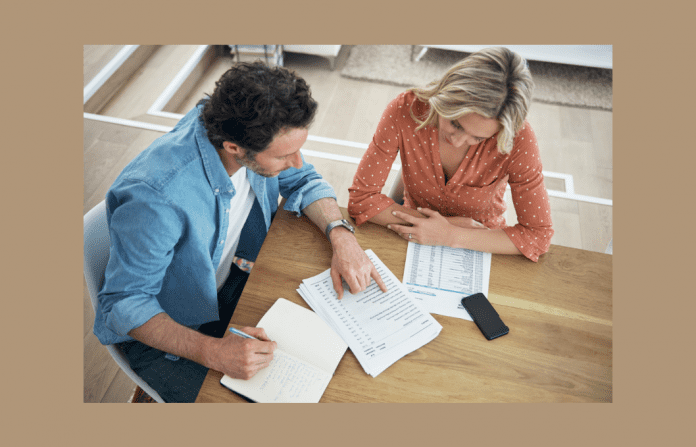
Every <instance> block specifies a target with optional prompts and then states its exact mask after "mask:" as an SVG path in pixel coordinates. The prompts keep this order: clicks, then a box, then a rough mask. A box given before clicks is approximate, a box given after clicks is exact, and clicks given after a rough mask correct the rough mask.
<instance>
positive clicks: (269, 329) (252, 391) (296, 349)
mask: <svg viewBox="0 0 696 447" xmlns="http://www.w3.org/2000/svg"><path fill="white" fill-rule="evenodd" d="M257 327H260V328H263V329H264V331H266V335H267V336H268V338H269V339H270V340H273V341H275V342H276V343H278V347H277V349H276V350H275V351H274V352H273V360H272V361H271V363H270V364H269V365H268V367H266V368H264V369H262V370H260V371H258V372H257V373H256V374H255V375H254V377H252V378H251V379H249V380H242V379H233V378H231V377H229V376H227V375H224V376H223V377H222V379H221V380H220V383H222V384H223V385H225V386H226V387H228V388H230V389H231V390H233V391H235V392H237V393H239V394H241V395H243V396H245V397H247V398H249V399H251V400H253V401H255V402H300V403H302V402H319V400H320V399H321V396H322V395H323V394H324V391H325V390H326V387H327V386H328V385H329V382H330V381H331V378H332V377H333V373H334V372H335V371H336V367H338V363H339V362H340V361H341V358H342V357H343V354H345V352H346V349H348V345H347V344H346V343H345V342H344V341H343V339H342V338H341V337H340V336H339V335H338V334H337V333H336V332H335V331H334V330H333V329H332V328H331V327H330V326H329V325H327V324H326V323H325V322H324V321H323V320H322V319H321V318H320V317H319V316H318V315H317V314H315V313H314V312H312V311H311V310H309V309H305V308H304V307H302V306H299V305H297V304H295V303H292V302H290V301H288V300H286V299H284V298H278V300H276V302H275V303H273V306H271V308H270V309H269V310H268V312H266V314H265V315H264V316H263V317H262V318H261V320H260V321H259V324H258V325H257Z"/></svg>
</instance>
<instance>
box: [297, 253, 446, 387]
mask: <svg viewBox="0 0 696 447" xmlns="http://www.w3.org/2000/svg"><path fill="white" fill-rule="evenodd" d="M365 252H366V253H367V255H368V257H369V258H370V260H371V261H372V262H373V264H374V265H375V267H376V269H377V272H378V273H379V274H380V276H381V277H382V280H383V281H384V283H385V285H386V286H387V288H388V292H386V293H384V292H382V290H381V289H380V288H379V286H378V285H377V283H376V282H375V281H374V280H373V281H372V282H371V284H370V286H369V287H368V288H367V289H366V290H364V291H362V292H360V293H357V294H352V293H350V290H349V289H348V288H347V286H346V285H345V284H344V287H345V291H344V294H343V298H342V299H341V300H339V299H338V298H337V294H336V291H335V290H334V289H333V283H332V281H331V276H330V270H326V271H324V272H323V273H321V274H319V275H317V276H314V277H312V278H309V279H305V280H304V281H302V284H300V288H299V289H298V292H299V294H300V295H301V296H302V298H303V299H304V300H305V301H306V302H307V304H309V306H310V307H311V308H312V309H314V311H315V312H316V313H317V315H319V316H320V317H322V319H323V320H324V321H325V322H326V323H327V324H328V325H329V326H331V327H332V328H333V329H334V330H335V331H336V333H338V334H339V335H340V336H341V337H342V338H343V340H344V341H345V342H346V343H347V344H348V347H349V348H350V349H351V351H353V353H354V354H355V356H356V357H357V359H358V361H359V362H360V364H361V365H362V367H363V368H364V369H365V372H366V373H368V374H370V375H371V376H373V377H377V375H378V374H380V373H381V372H383V371H384V370H385V369H387V368H388V367H389V366H391V365H392V364H394V363H395V362H396V361H398V360H399V359H401V358H402V357H404V356H405V355H407V354H410V353H411V352H413V351H415V350H416V349H419V348H420V347H422V346H424V345H425V344H427V343H429V342H430V341H431V340H433V339H434V338H435V337H437V336H438V334H439V333H440V330H441V329H442V326H441V325H440V323H438V322H437V320H435V319H434V318H433V317H432V315H430V314H429V313H427V312H425V311H424V310H423V309H422V308H421V307H420V305H419V304H418V302H417V301H416V300H415V299H414V298H413V297H412V296H411V294H410V293H409V292H408V290H407V289H406V287H404V285H403V284H402V283H401V282H400V281H399V280H398V279H397V278H396V276H394V274H393V273H392V272H391V271H389V269H388V268H387V267H386V266H385V265H384V264H383V263H382V261H381V260H380V259H379V258H378V257H377V255H375V253H374V252H373V251H372V250H366V251H365Z"/></svg>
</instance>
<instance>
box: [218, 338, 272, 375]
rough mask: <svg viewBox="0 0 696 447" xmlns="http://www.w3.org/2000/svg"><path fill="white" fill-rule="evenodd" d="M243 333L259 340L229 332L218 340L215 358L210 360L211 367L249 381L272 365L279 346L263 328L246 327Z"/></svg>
mask: <svg viewBox="0 0 696 447" xmlns="http://www.w3.org/2000/svg"><path fill="white" fill-rule="evenodd" d="M241 331H242V332H245V333H247V334H249V335H251V336H253V337H256V338H258V340H254V339H251V338H244V337H240V336H239V335H235V334H233V333H231V332H229V331H228V332H227V333H226V334H225V336H224V337H223V338H221V339H216V340H218V342H217V343H216V345H215V347H214V348H213V350H214V351H213V352H211V354H213V357H214V358H213V359H211V360H210V365H211V366H210V367H211V368H212V369H214V370H216V371H220V372H222V373H224V374H227V375H228V376H230V377H232V378H235V379H243V380H249V379H251V378H252V377H254V375H255V374H256V373H257V372H259V371H260V370H262V369H263V368H265V367H267V366H268V365H269V364H270V363H271V360H273V351H275V349H276V348H277V347H278V344H277V343H276V342H274V341H270V340H269V339H268V336H267V335H266V332H265V331H264V330H263V329H261V328H253V327H245V328H243V329H241Z"/></svg>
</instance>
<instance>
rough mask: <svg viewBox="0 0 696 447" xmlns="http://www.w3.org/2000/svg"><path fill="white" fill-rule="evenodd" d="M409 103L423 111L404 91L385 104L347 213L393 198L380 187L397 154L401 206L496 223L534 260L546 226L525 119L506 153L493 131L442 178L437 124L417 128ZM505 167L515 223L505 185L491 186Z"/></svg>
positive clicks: (547, 239)
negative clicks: (508, 221) (509, 218)
mask: <svg viewBox="0 0 696 447" xmlns="http://www.w3.org/2000/svg"><path fill="white" fill-rule="evenodd" d="M412 105H413V113H414V114H415V115H416V116H424V115H425V114H426V113H427V107H428V106H427V104H423V103H421V102H420V101H416V100H415V96H414V95H413V93H411V92H404V93H402V94H400V95H399V96H398V97H397V98H396V99H394V100H393V101H392V102H390V103H389V105H388V106H387V108H386V110H385V111H384V113H383V115H382V118H381V120H380V122H379V124H378V126H377V130H376V131H375V135H374V137H373V139H372V142H371V143H370V145H369V147H368V149H367V150H366V151H365V154H364V156H363V158H362V160H361V162H360V164H359V165H358V169H357V171H356V174H355V177H354V178H353V184H352V185H351V187H350V188H349V193H350V197H349V201H348V211H349V213H350V215H351V217H353V218H354V219H355V221H356V223H357V224H358V225H360V224H362V223H363V222H366V221H367V220H369V219H371V218H372V217H374V216H376V215H377V214H379V213H380V212H382V211H384V210H385V209H386V208H387V207H389V206H390V205H391V204H392V203H394V202H393V200H392V199H390V198H389V197H388V196H386V195H384V194H382V193H381V191H382V188H383V187H384V184H385V183H386V180H387V176H388V175H389V171H390V168H391V165H392V164H393V162H394V160H395V159H396V157H397V155H399V156H400V157H401V164H402V178H403V181H404V190H405V192H404V205H405V206H407V207H410V208H416V207H424V208H430V209H434V210H437V211H438V212H440V213H441V214H442V215H444V216H464V217H470V218H472V219H475V220H477V221H479V222H481V223H483V224H484V225H486V226H487V227H488V228H501V229H503V230H504V231H505V232H506V234H507V235H508V237H510V240H511V241H512V242H513V243H514V244H515V246H517V248H518V249H519V250H520V251H521V252H522V253H523V254H524V255H525V256H526V257H527V258H529V259H531V260H533V261H537V260H538V259H539V256H540V255H541V254H543V253H545V252H546V251H548V248H549V245H550V243H551V237H552V236H553V229H552V223H551V209H550V206H549V199H548V194H547V193H546V188H545V187H544V179H543V175H542V165H541V158H540V155H539V147H538V144H537V141H536V136H535V135H534V131H533V130H532V128H531V126H530V125H529V124H528V123H525V125H524V127H523V129H522V130H521V131H520V132H519V133H518V135H517V136H516V138H515V141H514V146H513V149H512V150H511V152H510V153H509V154H508V155H502V154H500V152H498V150H497V139H496V137H495V136H493V137H491V138H489V139H487V140H485V141H483V142H482V143H480V144H478V145H476V146H471V147H470V148H469V150H468V152H467V153H466V155H465V157H464V160H463V161H462V162H461V164H460V166H459V168H458V170H457V171H456V172H455V173H454V175H453V176H452V178H450V179H449V181H447V182H445V174H444V170H443V168H442V164H441V163H440V156H439V142H438V130H437V129H436V128H434V127H430V126H426V127H424V128H423V129H421V130H419V131H416V127H417V126H418V123H416V122H415V121H414V120H413V118H411V114H410V110H411V106H412ZM506 174H509V176H510V177H509V180H508V183H509V184H510V188H511V191H512V197H513V203H514V206H515V211H516V212H517V219H518V224H517V225H515V226H514V227H509V226H507V225H506V223H505V218H504V215H503V213H504V212H505V210H506V205H505V201H504V199H503V194H504V190H503V189H499V188H496V182H497V181H498V180H499V179H501V178H503V177H505V175H506Z"/></svg>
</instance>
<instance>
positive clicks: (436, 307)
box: [404, 242, 492, 320]
mask: <svg viewBox="0 0 696 447" xmlns="http://www.w3.org/2000/svg"><path fill="white" fill-rule="evenodd" d="M491 259H492V257H491V254H490V253H483V252H480V251H473V250H466V249H464V248H451V247H443V246H430V245H420V244H416V243H414V242H409V243H408V249H407V251H406V267H405V268H404V284H405V285H406V287H407V288H408V290H409V291H410V292H411V293H412V294H413V296H414V298H415V299H416V300H418V302H419V303H420V304H421V306H422V307H423V309H424V310H426V311H427V312H431V313H434V314H438V315H445V316H449V317H456V318H462V319H465V320H471V317H470V316H469V314H468V313H467V312H466V310H465V309H464V307H463V306H462V303H461V301H462V298H464V297H467V296H469V295H473V294H474V293H479V292H480V293H483V294H484V295H488V283H489V281H490V277H491Z"/></svg>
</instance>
